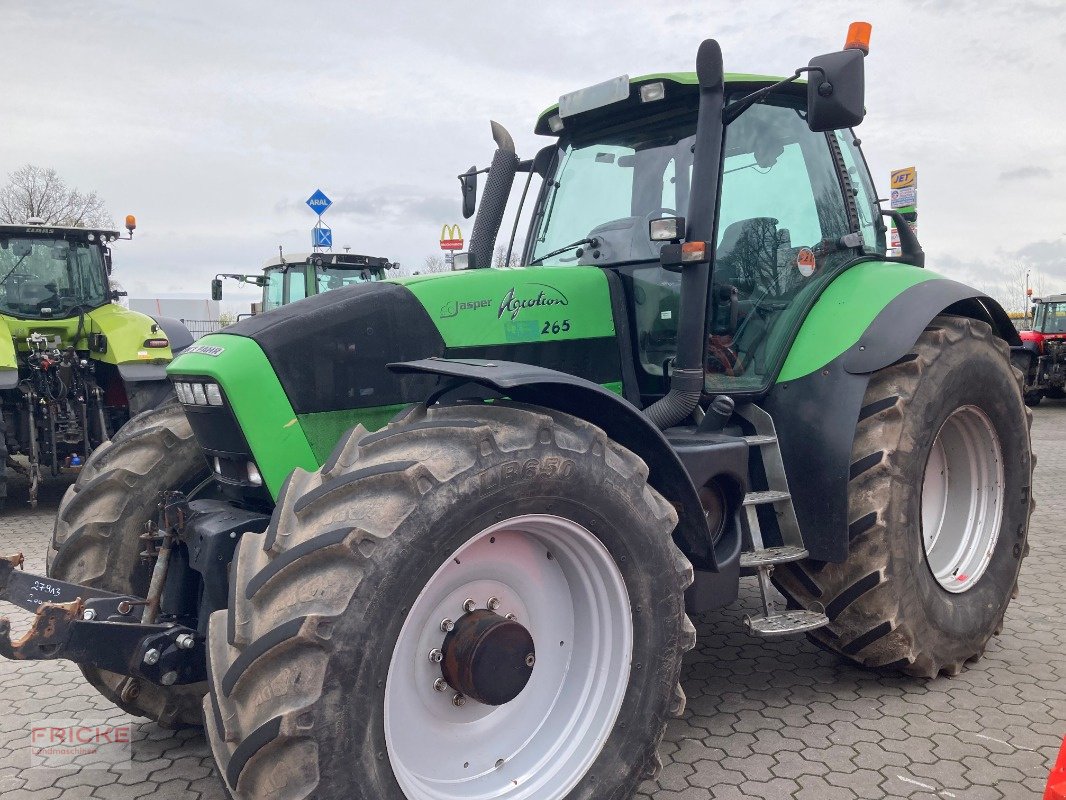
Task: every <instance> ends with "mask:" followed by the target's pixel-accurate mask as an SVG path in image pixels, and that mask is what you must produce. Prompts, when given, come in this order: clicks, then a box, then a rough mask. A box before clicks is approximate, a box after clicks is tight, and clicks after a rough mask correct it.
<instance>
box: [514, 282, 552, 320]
mask: <svg viewBox="0 0 1066 800" xmlns="http://www.w3.org/2000/svg"><path fill="white" fill-rule="evenodd" d="M534 286H539V287H540V289H539V291H538V290H536V289H530V288H528V287H534ZM533 291H536V292H537V293H536V294H535V295H533V296H532V297H530V296H528V294H527V293H530V292H533ZM568 305H570V301H569V300H567V299H566V295H565V294H563V293H562V292H560V291H559V290H558V289H556V288H555V287H554V286H549V285H548V284H546V283H530V284H528V285H527V287H523V292H521V293H515V289H514V287H513V286H512V287H511V291H509V292H508V293H507V296H506V297H505V298H503V302H502V303H500V310H499V312H497V314H496V319H503V315H504V314H508V315H510V318H511V319H512V320H513V319H517V318H518V315H519V314H520V313H521V312H522V310H523V309H526V308H543V307H546V306H568Z"/></svg>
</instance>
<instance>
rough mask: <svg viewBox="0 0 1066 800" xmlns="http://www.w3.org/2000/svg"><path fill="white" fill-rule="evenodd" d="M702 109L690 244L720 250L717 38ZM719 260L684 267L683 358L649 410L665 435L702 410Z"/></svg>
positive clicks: (706, 61)
mask: <svg viewBox="0 0 1066 800" xmlns="http://www.w3.org/2000/svg"><path fill="white" fill-rule="evenodd" d="M696 76H697V78H698V79H699V83H700V108H699V116H698V117H697V121H696V152H695V156H694V159H693V162H692V181H691V184H692V186H693V187H694V191H693V192H692V194H691V196H690V197H689V204H688V217H687V218H686V219H687V222H688V236H687V238H688V240H689V241H690V242H707V243H708V246H709V247H711V248H714V243H715V227H716V223H717V217H718V192H719V190H720V188H721V187H720V183H721V179H722V136H723V134H724V129H725V122H724V121H723V119H722V111H723V108H724V106H725V82H724V81H725V75H724V72H723V67H722V48H721V47H719V46H718V42H716V41H715V40H714V39H707V40H706V41H705V42H703V44H701V45H700V49H699V52H698V53H697V55H696ZM713 264H714V255H713V253H712V254H711V258H710V262H709V263H702V264H690V265H686V266H683V267H682V268H681V309H680V313H679V318H678V323H677V324H678V329H677V357H676V358H675V359H674V370H673V374H672V375H671V376H670V391H669V392H667V394H666V395H665V396H663V397H661V398H659V399H658V400H656V401H655V402H654V403H652V404H651V405H650V406H648V407H647V408H646V409H644V413H645V414H647V415H648V417H649V418H650V419H651V421H652V422H653V423H654V424H655V427H657V428H659V429H660V430H664V429H666V428H669V427H671V426H673V425H677V423H679V422H681V421H682V420H683V419H685V417H687V416H688V415H689V414H691V413H692V412H693V410H694V409H695V408H696V406H697V405H699V402H700V397H701V395H702V393H703V379H704V373H703V356H704V341H705V339H706V331H705V327H706V321H707V299H708V296H707V295H708V287H709V286H710V280H711V268H712V265H713Z"/></svg>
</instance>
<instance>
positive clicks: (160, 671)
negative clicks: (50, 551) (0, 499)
mask: <svg viewBox="0 0 1066 800" xmlns="http://www.w3.org/2000/svg"><path fill="white" fill-rule="evenodd" d="M198 516H203V515H198V514H197V512H196V511H195V510H192V509H190V506H189V503H188V502H187V501H186V499H185V497H184V496H183V495H182V494H181V493H180V492H166V493H164V495H163V497H162V499H161V502H160V504H159V519H158V522H156V521H150V522H148V523H147V524H146V525H145V532H144V534H143V536H142V537H141V538H142V540H143V541H144V542H145V550H144V552H142V553H141V555H142V557H144V558H145V559H146V560H154V566H153V570H152V579H151V583H150V585H149V589H148V596H147V597H135V596H131V595H121V594H115V593H114V592H108V591H105V590H103V589H97V588H94V587H91V586H82V585H79V584H75V583H67V582H66V581H60V580H56V579H54V578H49V577H45V576H43V575H34V574H32V573H28V572H25V571H23V570H24V558H23V555H22V553H19V554H17V555H14V556H8V557H4V558H0V600H6V601H8V602H10V603H13V604H14V605H17V606H19V607H20V608H24V609H26V610H27V611H33V612H35V616H34V619H33V624H32V625H31V627H30V629H29V631H27V632H26V633H25V634H24V635H23V636H22V637H21V638H19V639H17V640H15V641H12V639H11V622H10V620H8V619H7V618H0V656H4V657H5V658H10V659H16V660H44V659H61V658H62V659H67V660H70V661H74V662H75V663H77V664H80V665H82V666H89V667H96V668H98V669H103V670H107V671H109V672H114V673H117V674H119V675H126V676H128V678H129V679H130V680H128V681H127V682H126V684H125V688H124V692H131V693H134V694H135V693H136V692H137V683H136V681H137V680H145V681H149V682H151V683H154V684H157V685H161V686H172V685H175V684H188V683H198V682H200V681H203V680H206V678H207V666H206V664H207V659H206V653H205V644H204V637H203V636H202V635H201V634H200V633H199V632H198V631H197V630H195V629H194V628H191V627H188V626H187V625H184V624H181V623H180V622H176V621H169V620H168V621H162V622H160V621H157V619H158V617H159V612H160V601H161V598H162V597H163V594H164V589H165V587H166V583H167V580H166V579H167V572H168V567H169V564H170V560H171V559H170V556H171V553H172V551H173V548H174V545H175V543H176V542H177V541H179V540H185V539H186V538H187V537H189V536H190V535H191V536H194V537H195V538H196V539H197V544H199V545H200V546H201V547H200V549H201V551H202V545H203V536H202V533H201V532H198V531H196V530H194V529H193V526H190V525H189V524H188V523H189V522H190V521H191V520H193V519H196V518H197V517H198ZM212 541H216V542H220V543H221V542H222V541H230V542H233V543H234V544H235V541H236V540H235V537H230V536H225V537H212ZM209 549H212V550H214V549H215V548H209ZM227 549H229V550H230V551H231V552H229V553H227V554H223V553H219V552H214V553H212V555H213V556H214V558H212V559H211V560H212V561H215V560H219V557H221V558H225V560H226V562H227V563H228V558H227V556H232V545H230V546H229V547H228V548H227ZM138 610H139V611H140V614H139V615H138V614H136V613H135V612H136V611H138Z"/></svg>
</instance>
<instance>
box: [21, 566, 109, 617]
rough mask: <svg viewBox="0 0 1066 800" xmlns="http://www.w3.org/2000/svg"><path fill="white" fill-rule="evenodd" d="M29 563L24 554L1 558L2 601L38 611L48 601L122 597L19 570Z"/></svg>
mask: <svg viewBox="0 0 1066 800" xmlns="http://www.w3.org/2000/svg"><path fill="white" fill-rule="evenodd" d="M24 563H25V558H24V557H23V555H22V553H16V554H15V555H13V556H2V557H0V600H6V601H7V602H9V603H13V604H14V605H16V606H18V607H19V608H24V609H26V610H27V611H36V610H37V609H38V608H39V607H40V606H41V605H43V604H45V603H71V602H73V601H74V600H77V599H79V598H80V599H83V600H89V599H92V598H118V597H119V595H117V594H115V593H113V592H106V591H104V590H103V589H94V588H93V587H91V586H79V585H78V584H76V583H67V582H66V581H57V580H56V579H55V578H48V577H45V576H44V575H34V574H33V573H32V572H24V571H22V569H18V568H20V567H22V566H23V564H24Z"/></svg>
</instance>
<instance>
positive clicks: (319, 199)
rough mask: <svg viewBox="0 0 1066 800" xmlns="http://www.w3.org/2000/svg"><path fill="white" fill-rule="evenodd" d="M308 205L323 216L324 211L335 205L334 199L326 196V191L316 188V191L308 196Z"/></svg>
mask: <svg viewBox="0 0 1066 800" xmlns="http://www.w3.org/2000/svg"><path fill="white" fill-rule="evenodd" d="M306 202H307V205H308V206H309V207H310V208H311V210H312V211H314V212H315V213H316V214H318V216H320V217H321V216H322V214H323V212H324V211H325V210H326V209H327V208H329V207H330V206H331V205H333V201H332V200H330V199H329V198H328V197H326V193H325V192H323V191H322V190H321V189H315V193H314V194H313V195H311V196H310V197H308V198H307V201H306Z"/></svg>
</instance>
